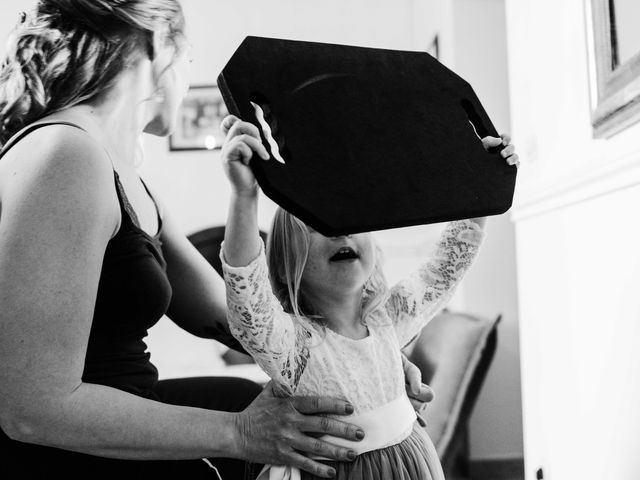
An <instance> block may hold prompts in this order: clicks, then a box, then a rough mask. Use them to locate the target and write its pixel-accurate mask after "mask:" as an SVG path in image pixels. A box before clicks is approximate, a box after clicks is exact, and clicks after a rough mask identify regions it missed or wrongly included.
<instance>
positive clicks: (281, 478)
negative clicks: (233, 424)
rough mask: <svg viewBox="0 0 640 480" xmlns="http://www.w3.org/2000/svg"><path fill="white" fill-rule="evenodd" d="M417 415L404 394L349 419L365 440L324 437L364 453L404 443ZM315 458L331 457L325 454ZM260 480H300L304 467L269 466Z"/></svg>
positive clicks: (263, 470) (259, 476)
mask: <svg viewBox="0 0 640 480" xmlns="http://www.w3.org/2000/svg"><path fill="white" fill-rule="evenodd" d="M416 418H417V417H416V412H415V411H414V409H413V406H412V405H411V402H410V401H409V398H408V397H407V396H406V395H404V394H403V395H401V396H400V397H398V398H396V399H395V400H392V401H391V402H389V403H385V404H384V405H382V406H381V407H378V408H376V409H374V410H370V411H368V412H365V413H361V414H359V415H352V416H350V417H346V418H345V421H348V422H349V423H352V424H354V425H356V426H358V427H360V428H361V429H362V430H363V431H364V438H363V439H362V440H361V441H352V440H345V439H344V438H339V437H334V436H332V435H323V436H322V437H320V439H321V440H324V441H326V442H328V443H332V444H334V445H337V446H340V447H346V448H349V449H351V450H354V451H355V452H356V453H357V454H358V455H360V454H362V453H365V452H370V451H372V450H378V449H380V448H385V447H388V446H391V445H395V444H397V443H400V442H402V441H403V440H404V439H405V438H407V437H408V436H409V435H410V434H411V431H412V429H413V423H414V422H415V420H416ZM311 458H313V459H314V460H330V459H328V458H326V457H321V456H312V457H311ZM257 480H300V470H299V469H297V468H295V467H290V466H286V465H265V467H264V468H263V469H262V471H261V472H260V475H258V478H257Z"/></svg>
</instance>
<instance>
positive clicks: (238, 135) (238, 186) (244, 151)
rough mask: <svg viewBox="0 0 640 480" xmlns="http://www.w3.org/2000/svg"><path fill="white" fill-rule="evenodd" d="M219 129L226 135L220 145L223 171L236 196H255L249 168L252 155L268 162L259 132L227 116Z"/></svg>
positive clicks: (254, 184) (255, 190)
mask: <svg viewBox="0 0 640 480" xmlns="http://www.w3.org/2000/svg"><path fill="white" fill-rule="evenodd" d="M221 129H222V131H223V132H224V134H225V135H226V139H225V142H224V144H223V145H222V152H221V153H222V161H223V164H224V171H225V173H226V175H227V177H228V178H229V181H230V182H231V186H232V188H233V190H234V192H235V193H236V194H237V195H240V196H243V195H255V194H256V193H257V191H258V183H257V182H256V178H255V176H254V175H253V172H252V171H251V168H249V161H250V160H251V158H252V157H253V154H254V153H257V154H258V155H259V156H260V157H261V158H262V159H263V160H269V158H270V157H269V153H268V152H267V149H266V148H264V145H262V140H261V138H260V131H259V130H258V128H257V127H256V126H255V125H253V124H251V123H248V122H243V121H242V120H240V119H239V118H238V117H235V116H233V115H229V116H227V117H225V119H224V120H223V121H222V124H221Z"/></svg>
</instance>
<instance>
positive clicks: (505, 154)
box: [482, 133, 520, 168]
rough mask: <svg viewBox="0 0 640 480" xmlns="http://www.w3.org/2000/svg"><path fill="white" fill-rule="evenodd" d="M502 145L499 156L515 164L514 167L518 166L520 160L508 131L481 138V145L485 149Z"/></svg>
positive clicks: (510, 163)
mask: <svg viewBox="0 0 640 480" xmlns="http://www.w3.org/2000/svg"><path fill="white" fill-rule="evenodd" d="M500 145H503V148H502V149H501V150H500V156H501V157H502V158H504V159H505V160H506V161H507V163H508V164H509V165H515V166H516V168H519V167H520V160H519V158H520V157H518V154H517V153H515V152H516V147H515V145H514V144H513V143H511V136H509V134H508V133H503V134H501V135H500V138H498V137H484V138H483V139H482V146H483V147H484V148H485V150H487V151H489V149H490V148H497V147H499V146H500Z"/></svg>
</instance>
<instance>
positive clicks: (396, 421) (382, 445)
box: [221, 117, 518, 480]
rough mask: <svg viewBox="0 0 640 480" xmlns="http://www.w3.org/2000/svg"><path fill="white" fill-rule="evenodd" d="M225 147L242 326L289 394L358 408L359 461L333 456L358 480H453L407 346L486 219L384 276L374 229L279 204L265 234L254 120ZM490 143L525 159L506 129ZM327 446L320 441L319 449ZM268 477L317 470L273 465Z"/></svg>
mask: <svg viewBox="0 0 640 480" xmlns="http://www.w3.org/2000/svg"><path fill="white" fill-rule="evenodd" d="M224 125H225V126H226V127H227V128H229V131H228V134H227V141H226V143H225V146H224V147H223V151H222V156H223V161H224V165H225V171H226V174H227V176H228V177H229V179H230V182H231V185H232V192H233V193H232V197H231V205H230V211H229V219H228V223H227V227H226V233H225V242H224V244H223V248H222V252H221V259H222V264H223V269H224V274H225V282H226V287H227V305H228V308H229V313H228V321H229V325H230V328H231V332H232V333H233V335H234V336H235V337H236V338H237V339H238V340H239V341H240V342H241V343H242V344H243V346H244V347H245V349H246V350H247V351H248V352H250V353H251V355H252V356H253V357H254V358H255V360H256V362H257V363H258V364H259V365H260V366H261V367H262V368H263V369H264V370H265V372H267V374H268V375H269V376H270V377H271V378H272V379H273V380H274V383H275V384H276V385H277V389H278V390H279V392H280V393H281V394H284V395H293V394H294V393H295V394H296V395H317V394H327V395H333V396H336V397H341V398H345V399H347V400H348V401H350V402H351V403H352V404H353V405H354V408H355V412H354V414H353V416H352V417H351V418H350V419H349V420H350V422H351V423H353V424H355V425H359V426H360V427H361V428H362V430H363V431H364V439H363V440H361V441H360V442H350V441H345V440H341V439H337V438H334V439H331V441H332V443H334V444H336V445H342V446H348V447H350V448H351V450H352V457H353V458H354V460H353V461H351V462H348V461H344V462H335V461H329V462H326V461H325V462H324V463H326V464H327V465H329V466H330V467H331V468H332V469H333V471H332V472H330V475H331V473H334V474H335V477H336V478H339V479H349V480H378V479H379V480H429V479H433V480H440V479H444V475H443V472H442V467H441V466H440V462H439V459H438V456H437V453H436V451H435V448H434V446H433V444H432V442H431V440H430V439H429V437H428V436H427V434H426V432H425V430H424V429H423V428H422V427H421V426H420V425H419V424H418V423H417V422H416V414H415V412H414V410H413V408H412V406H411V404H410V403H409V400H408V398H407V396H406V393H405V388H404V380H403V372H402V363H401V353H400V349H401V348H402V347H404V346H405V345H407V343H409V342H410V341H411V339H413V338H414V337H415V336H416V335H417V334H418V333H419V332H420V330H421V329H422V328H423V327H424V326H425V325H426V323H427V322H429V320H431V319H432V318H433V317H434V315H435V314H436V313H437V312H438V311H439V310H440V309H441V308H442V307H443V306H444V305H445V304H446V303H447V301H448V300H449V298H450V297H451V295H452V293H453V291H454V289H455V287H456V285H457V284H458V282H459V281H460V279H461V278H462V276H463V275H464V273H465V272H466V270H467V269H468V268H469V266H470V265H471V264H472V262H473V260H474V258H475V256H476V254H477V252H478V247H479V246H480V243H481V242H482V239H483V236H484V233H483V226H484V221H485V219H483V218H482V219H472V220H462V221H455V222H451V223H449V224H448V226H447V227H446V229H445V230H444V232H443V233H442V236H441V238H440V240H439V243H438V247H437V252H436V254H435V255H434V257H433V258H431V259H430V260H429V261H427V262H425V263H424V264H423V265H422V266H420V267H419V268H418V270H417V272H415V274H414V275H413V276H412V277H411V278H410V279H407V280H405V281H403V282H400V283H399V284H398V285H396V286H395V287H393V288H392V289H388V287H387V286H386V283H385V280H384V277H383V274H382V268H381V261H380V253H379V251H378V249H377V248H376V246H375V244H374V242H373V239H372V237H371V234H369V233H363V234H357V235H345V236H340V237H331V238H328V237H325V236H323V235H321V234H320V233H318V232H316V231H314V230H313V229H312V228H310V227H308V226H306V225H305V224H304V223H302V222H301V221H300V220H298V219H297V218H295V217H294V216H292V215H290V214H289V213H287V212H286V211H284V210H282V209H279V210H278V211H277V213H276V215H275V218H274V221H273V226H272V230H271V232H270V235H269V240H268V248H267V249H266V254H265V248H264V246H263V244H262V241H261V239H260V236H259V233H258V225H257V216H256V211H257V198H258V187H257V183H256V180H255V177H254V176H253V174H252V172H251V170H250V168H249V167H248V162H249V159H250V158H251V156H252V155H253V152H255V153H257V154H258V155H259V156H261V157H262V158H263V159H268V158H269V156H268V154H267V152H266V149H265V148H264V147H263V145H262V144H261V141H260V137H259V134H258V131H257V129H256V128H255V127H254V126H253V125H251V124H248V123H245V122H242V121H240V120H238V119H237V118H235V117H227V119H225V122H224ZM482 142H483V145H484V146H485V148H489V147H496V146H498V145H500V144H504V148H503V149H502V152H501V155H502V157H504V158H505V159H506V161H507V163H509V164H516V165H517V162H518V159H517V155H515V154H514V147H513V145H511V144H510V140H509V137H508V136H507V135H502V138H494V137H487V138H485V139H483V140H482ZM325 456H326V452H322V451H318V452H317V456H316V457H315V458H319V459H322V458H323V457H325ZM259 478H260V479H263V478H264V479H267V478H268V479H270V480H275V479H299V478H302V479H312V478H319V477H317V476H314V475H312V474H308V473H306V472H302V476H301V477H300V472H299V471H296V470H294V469H291V468H289V467H277V466H269V465H268V466H266V467H265V469H264V470H263V472H262V474H261V476H260V477H259Z"/></svg>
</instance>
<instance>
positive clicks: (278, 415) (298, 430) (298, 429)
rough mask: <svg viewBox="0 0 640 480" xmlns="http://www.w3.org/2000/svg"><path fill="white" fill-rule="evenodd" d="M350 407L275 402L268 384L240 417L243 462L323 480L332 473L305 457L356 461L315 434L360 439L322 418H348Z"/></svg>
mask: <svg viewBox="0 0 640 480" xmlns="http://www.w3.org/2000/svg"><path fill="white" fill-rule="evenodd" d="M351 413H353V407H352V406H351V405H349V404H348V403H347V402H345V401H342V400H336V399H332V398H327V397H291V398H277V397H276V396H275V395H274V394H273V391H272V389H271V382H269V383H268V384H267V386H266V387H265V389H264V390H263V391H262V393H260V395H258V397H256V399H255V400H254V401H253V403H252V404H251V405H249V406H248V407H247V408H246V409H245V410H244V411H243V412H241V413H240V414H238V417H237V418H238V421H237V423H238V430H239V432H240V442H239V445H238V454H239V456H240V457H241V458H244V459H246V460H249V461H252V462H256V463H269V464H275V465H290V466H293V467H297V468H299V469H301V470H304V471H306V472H309V473H312V474H314V475H318V476H320V477H324V478H333V477H334V476H335V471H334V470H333V469H332V468H331V467H328V466H326V465H324V464H322V463H320V462H316V461H314V460H311V459H310V458H308V457H306V456H304V454H313V455H321V456H323V457H327V458H331V459H334V460H340V461H351V460H353V459H355V457H356V453H355V452H353V451H350V450H349V449H348V448H344V447H337V446H334V445H331V444H329V443H326V442H324V441H322V440H321V439H319V438H315V437H314V436H313V435H310V434H313V433H317V434H329V435H333V436H336V437H342V438H345V439H348V440H355V441H358V440H361V439H362V438H364V432H362V431H361V430H360V429H359V428H358V427H356V426H355V425H350V424H348V423H344V422H341V421H338V420H334V419H332V418H329V417H326V416H322V414H334V415H349V414H351Z"/></svg>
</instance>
